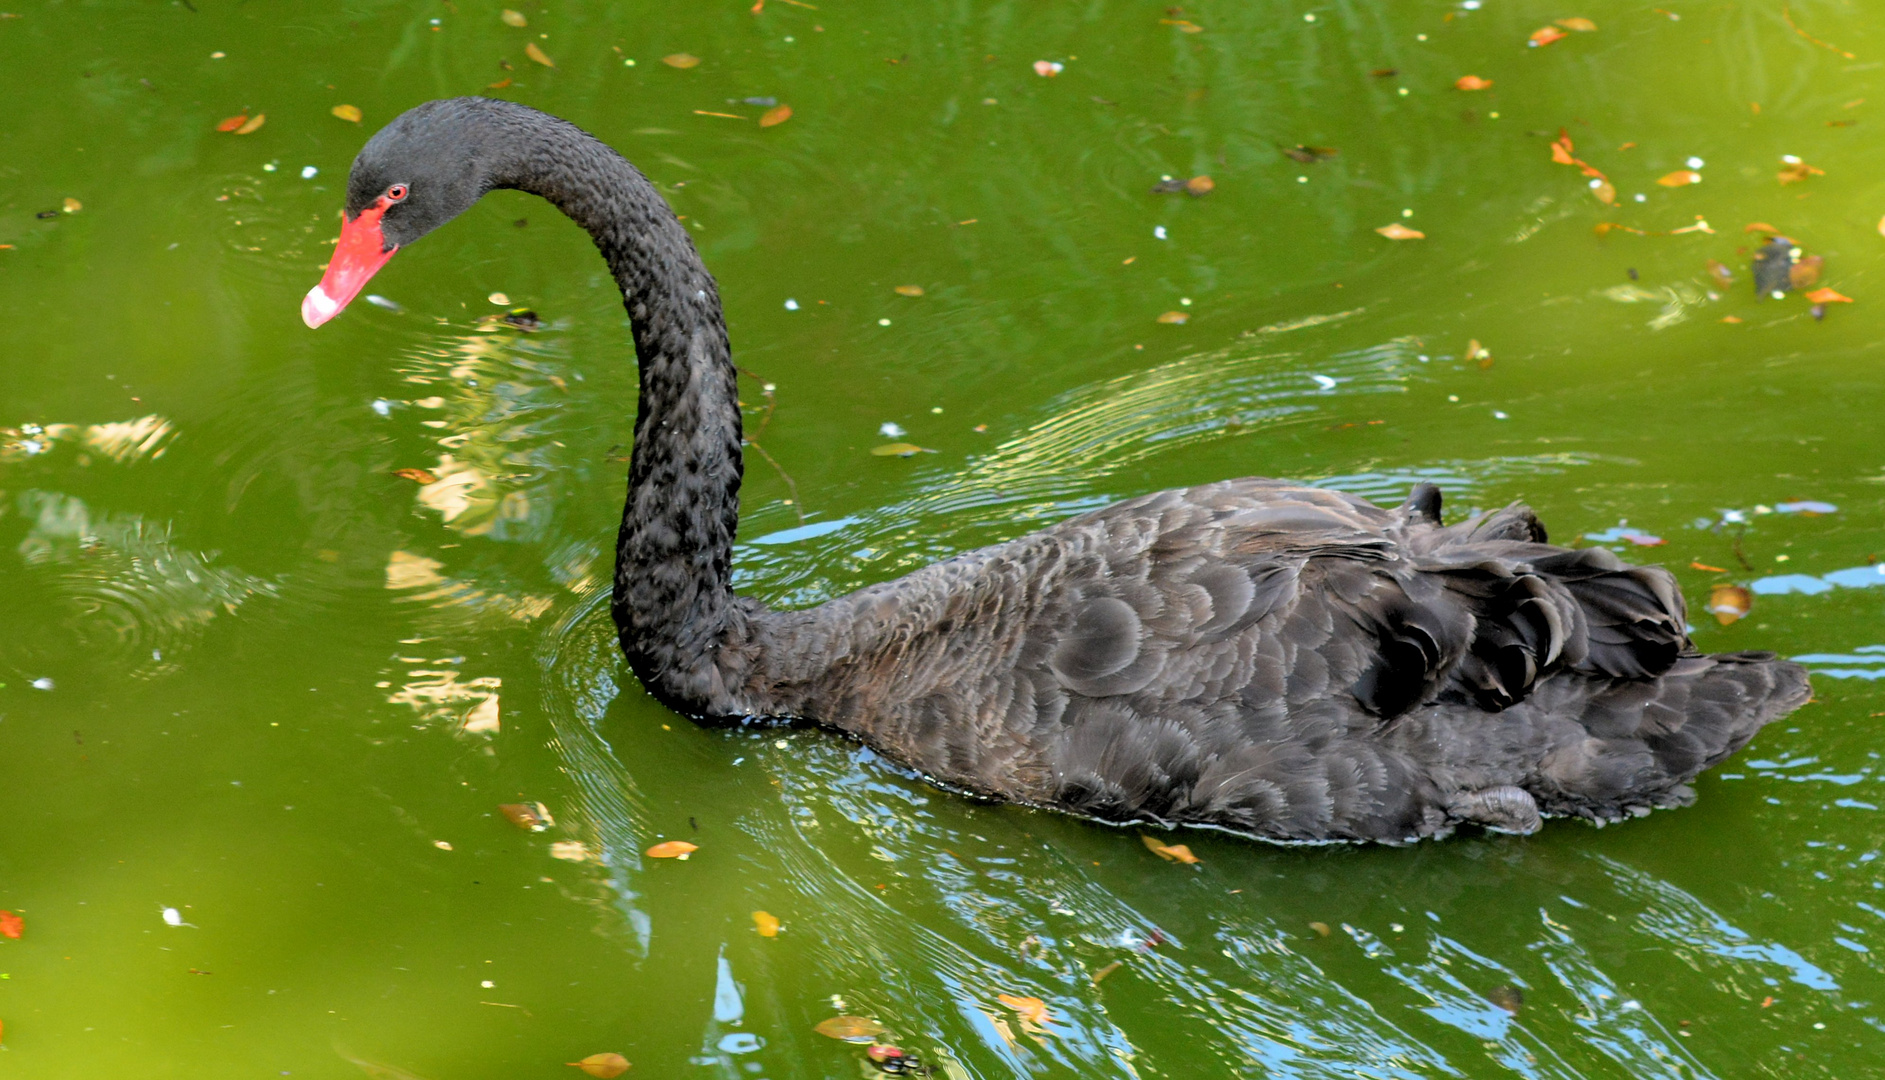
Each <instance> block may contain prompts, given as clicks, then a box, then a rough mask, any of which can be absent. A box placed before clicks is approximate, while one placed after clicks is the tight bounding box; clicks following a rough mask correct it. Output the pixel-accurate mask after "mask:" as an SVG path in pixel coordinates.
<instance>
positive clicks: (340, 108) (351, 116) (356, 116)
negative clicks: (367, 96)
mask: <svg viewBox="0 0 1885 1080" xmlns="http://www.w3.org/2000/svg"><path fill="white" fill-rule="evenodd" d="M327 111H328V112H331V113H333V114H334V115H335V116H338V117H340V118H341V119H342V120H345V121H347V122H348V123H349V124H357V123H359V122H360V106H358V105H336V106H334V107H333V108H331V109H329V110H327Z"/></svg>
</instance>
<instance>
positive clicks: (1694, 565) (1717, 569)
mask: <svg viewBox="0 0 1885 1080" xmlns="http://www.w3.org/2000/svg"><path fill="white" fill-rule="evenodd" d="M1689 567H1690V569H1693V570H1707V571H1710V572H1712V573H1716V574H1725V573H1727V572H1728V568H1727V567H1725V566H1710V565H1708V564H1707V563H1704V562H1690V563H1689Z"/></svg>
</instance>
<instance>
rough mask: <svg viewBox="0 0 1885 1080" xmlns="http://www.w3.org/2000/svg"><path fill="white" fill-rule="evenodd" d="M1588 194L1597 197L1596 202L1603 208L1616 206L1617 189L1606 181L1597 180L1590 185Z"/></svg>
mask: <svg viewBox="0 0 1885 1080" xmlns="http://www.w3.org/2000/svg"><path fill="white" fill-rule="evenodd" d="M1590 193H1591V194H1592V195H1595V196H1597V201H1598V202H1600V203H1603V204H1604V205H1605V206H1615V205H1617V187H1616V185H1615V184H1612V183H1611V182H1610V181H1608V180H1599V181H1597V182H1596V183H1595V184H1593V185H1591V189H1590Z"/></svg>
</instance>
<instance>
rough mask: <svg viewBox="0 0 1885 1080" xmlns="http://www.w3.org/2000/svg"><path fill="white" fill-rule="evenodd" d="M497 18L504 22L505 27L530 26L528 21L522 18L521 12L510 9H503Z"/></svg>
mask: <svg viewBox="0 0 1885 1080" xmlns="http://www.w3.org/2000/svg"><path fill="white" fill-rule="evenodd" d="M497 17H498V18H499V19H502V20H503V21H504V25H505V26H529V25H530V20H529V19H526V18H524V13H523V12H521V11H512V10H511V9H510V8H505V9H504V10H503V11H500V12H498V13H497Z"/></svg>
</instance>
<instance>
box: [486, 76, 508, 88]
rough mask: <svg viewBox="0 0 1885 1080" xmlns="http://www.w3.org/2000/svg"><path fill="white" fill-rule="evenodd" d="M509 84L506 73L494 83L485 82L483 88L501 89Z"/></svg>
mask: <svg viewBox="0 0 1885 1080" xmlns="http://www.w3.org/2000/svg"><path fill="white" fill-rule="evenodd" d="M510 84H511V77H510V76H509V75H506V76H504V77H503V78H501V79H499V80H498V81H496V82H494V83H487V84H485V87H484V88H485V89H486V90H502V89H504V88H505V87H506V86H509V85H510Z"/></svg>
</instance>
